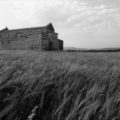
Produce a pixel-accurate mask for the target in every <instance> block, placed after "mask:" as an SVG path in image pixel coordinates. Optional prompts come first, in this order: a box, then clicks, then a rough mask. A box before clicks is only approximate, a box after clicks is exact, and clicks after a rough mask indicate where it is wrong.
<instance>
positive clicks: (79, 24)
mask: <svg viewBox="0 0 120 120" xmlns="http://www.w3.org/2000/svg"><path fill="white" fill-rule="evenodd" d="M50 22H52V23H53V25H54V27H55V30H56V32H58V33H59V38H60V39H63V40H64V44H65V46H70V47H71V46H72V47H81V48H103V47H120V0H0V29H3V28H4V27H6V26H7V27H8V28H9V29H12V28H22V27H34V26H44V25H46V24H48V23H50Z"/></svg>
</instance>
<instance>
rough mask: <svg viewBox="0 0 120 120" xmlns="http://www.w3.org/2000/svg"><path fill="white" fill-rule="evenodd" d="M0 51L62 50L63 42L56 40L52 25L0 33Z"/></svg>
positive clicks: (5, 30) (4, 30)
mask: <svg viewBox="0 0 120 120" xmlns="http://www.w3.org/2000/svg"><path fill="white" fill-rule="evenodd" d="M0 49H10V50H13V49H18V50H19V49H21V50H24V49H27V50H29V49H30V50H31V49H40V50H63V41H62V40H60V39H58V34H57V33H55V31H54V28H53V25H52V24H51V23H50V24H48V25H47V26H44V27H36V28H24V29H16V30H9V29H7V28H5V29H3V30H1V31H0Z"/></svg>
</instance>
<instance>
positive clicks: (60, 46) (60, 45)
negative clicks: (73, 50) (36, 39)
mask: <svg viewBox="0 0 120 120" xmlns="http://www.w3.org/2000/svg"><path fill="white" fill-rule="evenodd" d="M58 41H59V50H63V41H62V40H60V39H58Z"/></svg>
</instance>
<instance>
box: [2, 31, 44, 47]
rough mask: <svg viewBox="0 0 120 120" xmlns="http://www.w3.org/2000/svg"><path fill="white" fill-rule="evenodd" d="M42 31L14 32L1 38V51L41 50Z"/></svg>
mask: <svg viewBox="0 0 120 120" xmlns="http://www.w3.org/2000/svg"><path fill="white" fill-rule="evenodd" d="M41 39H42V32H41V30H13V31H7V32H5V33H3V34H2V36H1V41H2V45H1V49H41Z"/></svg>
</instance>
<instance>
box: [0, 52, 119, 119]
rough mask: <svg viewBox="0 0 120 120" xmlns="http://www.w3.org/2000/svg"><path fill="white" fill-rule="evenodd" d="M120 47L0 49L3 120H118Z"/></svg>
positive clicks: (0, 112)
mask: <svg viewBox="0 0 120 120" xmlns="http://www.w3.org/2000/svg"><path fill="white" fill-rule="evenodd" d="M119 119H120V52H110V53H109V52H105V53H104V52H99V53H96V52H39V51H0V120H119Z"/></svg>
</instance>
